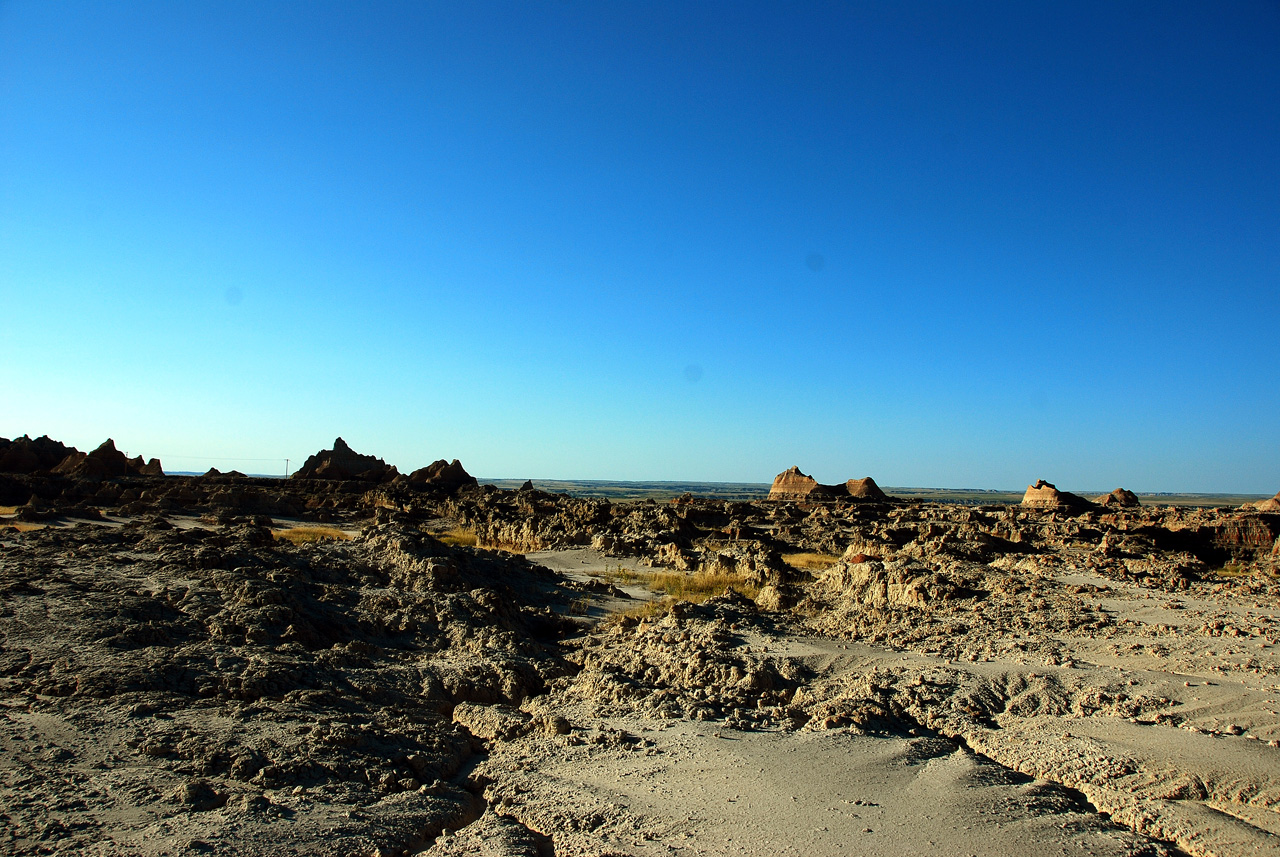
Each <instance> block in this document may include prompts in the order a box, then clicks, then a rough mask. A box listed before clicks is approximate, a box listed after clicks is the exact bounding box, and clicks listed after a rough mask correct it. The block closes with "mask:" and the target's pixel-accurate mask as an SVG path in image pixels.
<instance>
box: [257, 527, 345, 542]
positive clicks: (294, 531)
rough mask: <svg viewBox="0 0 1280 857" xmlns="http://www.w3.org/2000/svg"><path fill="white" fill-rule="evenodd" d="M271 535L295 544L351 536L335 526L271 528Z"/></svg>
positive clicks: (336, 539)
mask: <svg viewBox="0 0 1280 857" xmlns="http://www.w3.org/2000/svg"><path fill="white" fill-rule="evenodd" d="M271 535H273V536H275V537H276V538H277V539H279V540H281V541H286V542H291V543H293V544H295V545H303V544H311V543H313V542H341V541H346V540H347V539H349V538H351V536H350V535H348V534H347V533H344V532H343V531H342V530H340V529H338V528H337V527H290V528H289V529H285V530H273V531H272V532H271Z"/></svg>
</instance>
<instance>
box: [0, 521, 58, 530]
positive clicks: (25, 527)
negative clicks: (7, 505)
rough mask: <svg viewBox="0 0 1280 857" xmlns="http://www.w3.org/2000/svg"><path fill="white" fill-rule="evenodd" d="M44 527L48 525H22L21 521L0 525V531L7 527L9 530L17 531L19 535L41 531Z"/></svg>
mask: <svg viewBox="0 0 1280 857" xmlns="http://www.w3.org/2000/svg"><path fill="white" fill-rule="evenodd" d="M46 526H48V525H47V524H28V523H23V522H22V521H13V522H12V523H5V524H0V529H3V528H4V527H8V528H10V529H13V530H17V531H18V532H20V533H29V532H31V531H32V530H43V529H44V528H45V527H46Z"/></svg>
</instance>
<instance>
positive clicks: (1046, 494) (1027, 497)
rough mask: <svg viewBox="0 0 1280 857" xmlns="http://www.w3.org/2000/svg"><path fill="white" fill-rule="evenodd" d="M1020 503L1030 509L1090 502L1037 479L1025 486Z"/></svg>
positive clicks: (1075, 507)
mask: <svg viewBox="0 0 1280 857" xmlns="http://www.w3.org/2000/svg"><path fill="white" fill-rule="evenodd" d="M1135 499H1136V498H1135ZM1022 505H1023V506H1026V507H1028V508H1031V509H1080V508H1084V507H1086V506H1089V505H1090V503H1089V501H1088V500H1086V499H1084V498H1083V497H1080V496H1078V495H1076V494H1072V493H1071V492H1069V491H1059V490H1058V489H1057V487H1056V486H1055V485H1054V484H1053V483H1052V482H1045V481H1044V480H1043V479H1038V480H1036V484H1035V485H1028V486H1027V493H1026V494H1024V495H1023V497H1022Z"/></svg>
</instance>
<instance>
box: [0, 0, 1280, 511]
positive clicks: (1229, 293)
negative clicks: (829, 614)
mask: <svg viewBox="0 0 1280 857" xmlns="http://www.w3.org/2000/svg"><path fill="white" fill-rule="evenodd" d="M0 378H3V381H0V390H2V392H0V436H6V437H13V436H16V435H19V434H23V433H30V434H32V435H37V434H43V433H48V434H50V435H52V436H53V437H55V438H59V439H61V440H64V441H66V442H68V443H73V444H75V445H77V446H79V447H81V448H90V447H92V446H95V445H96V444H97V443H99V442H100V441H101V440H103V439H104V438H106V437H107V436H112V437H114V438H115V439H116V441H117V443H118V445H119V446H120V447H121V448H123V449H126V450H128V451H129V452H131V453H142V454H145V455H148V456H150V455H159V456H161V457H162V458H163V459H164V463H165V465H166V466H167V467H168V468H170V469H201V470H202V469H204V468H206V467H208V466H209V465H210V464H211V463H215V462H213V460H212V459H214V458H227V459H230V458H236V457H239V458H243V459H253V458H284V457H286V456H287V457H290V458H292V459H293V460H294V462H295V466H296V462H297V461H298V460H299V459H300V458H303V457H305V456H306V455H307V454H309V453H311V452H313V451H315V450H316V449H319V448H321V447H327V446H328V445H329V444H330V443H331V442H332V440H333V438H334V437H335V436H337V435H342V436H343V437H344V438H345V439H346V440H347V441H348V442H349V443H350V444H351V445H352V446H353V447H355V448H356V449H357V450H359V451H361V452H368V453H373V454H375V455H379V456H381V457H384V458H386V459H387V460H388V461H389V462H391V463H394V464H396V465H398V466H399V467H400V468H401V469H402V470H410V469H413V468H415V467H418V466H421V465H423V464H425V463H427V462H430V461H432V460H434V459H436V458H455V457H457V458H460V459H462V461H463V464H464V465H465V466H466V467H467V468H468V469H469V470H470V471H471V472H473V473H478V474H480V475H485V476H494V477H497V476H511V477H525V476H532V477H549V478H550V477H561V478H598V479H698V480H723V481H768V480H769V479H771V478H772V477H773V475H774V474H775V473H777V472H778V471H780V470H782V469H784V468H786V467H788V466H790V465H792V464H798V465H799V466H800V467H801V468H802V469H803V470H805V471H806V472H811V473H813V474H814V475H816V476H817V477H818V478H819V479H820V480H822V481H836V480H843V479H846V478H849V477H860V476H864V475H871V476H874V477H875V478H876V479H877V481H879V482H881V483H882V484H888V485H920V486H956V487H959V486H966V487H1015V488H1016V487H1020V486H1022V485H1025V484H1026V483H1028V482H1031V481H1034V480H1035V479H1037V478H1046V479H1049V480H1051V481H1054V482H1057V483H1058V484H1059V485H1060V486H1062V487H1066V488H1073V487H1075V488H1090V489H1092V488H1096V489H1110V488H1113V487H1116V486H1118V485H1123V486H1125V487H1128V488H1132V489H1134V490H1139V491H1162V490H1163V491H1175V490H1188V491H1242V492H1254V493H1266V494H1270V493H1273V492H1275V491H1276V490H1277V489H1280V455H1278V454H1277V451H1278V450H1280V4H1277V3H1276V2H1225V3H1203V2H1194V3H1176V2H1175V3H1169V2H1149V3H1124V2H1104V3H1079V2H1061V3H1048V4H1043V3H1026V2H1009V3H967V2H946V3H928V2H919V3H916V2H912V3H903V2H883V3H867V4H857V3H853V4H850V3H829V4H827V3H816V2H815V3H781V2H779V3H770V4H764V3H742V2H724V3H718V2H717V3H712V2H694V3H687V2H679V3H654V2H646V3H640V2H635V3H628V2H603V3H601V2H587V0H529V2H509V3H485V2H475V0H468V2H458V3H427V2H422V3H417V2H415V3H369V2H361V3H354V2H352V3H322V2H301V3H286V2H266V3H264V2H229V0H217V2H199V0H184V2H181V3H177V2H169V1H168V0H165V2H156V3H141V2H127V0H112V2H100V3H99V2H54V0H0ZM182 456H207V457H209V458H208V459H207V460H206V459H200V460H196V459H192V458H183V457H182ZM239 466H240V469H247V468H248V469H252V467H253V465H252V464H249V463H241V464H240V465H239ZM274 466H275V465H264V469H269V468H270V467H274ZM223 469H227V467H226V465H223Z"/></svg>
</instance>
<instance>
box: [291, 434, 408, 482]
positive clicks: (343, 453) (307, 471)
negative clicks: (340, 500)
mask: <svg viewBox="0 0 1280 857" xmlns="http://www.w3.org/2000/svg"><path fill="white" fill-rule="evenodd" d="M396 475H397V471H396V468H395V466H394V465H390V464H387V463H386V462H385V461H383V460H382V459H381V458H375V457H374V456H372V455H361V454H360V453H358V452H356V451H355V450H354V449H352V448H351V447H349V446H347V442H346V441H345V440H343V439H342V438H337V439H336V440H334V442H333V449H322V450H320V451H319V452H317V453H316V454H315V455H313V456H311V457H310V458H308V459H307V460H306V462H305V463H304V464H303V465H302V466H301V467H299V468H298V471H297V472H296V473H294V474H293V475H292V476H290V477H289V478H290V479H342V480H357V481H361V482H385V481H387V480H388V479H392V478H394V477H395V476H396Z"/></svg>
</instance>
